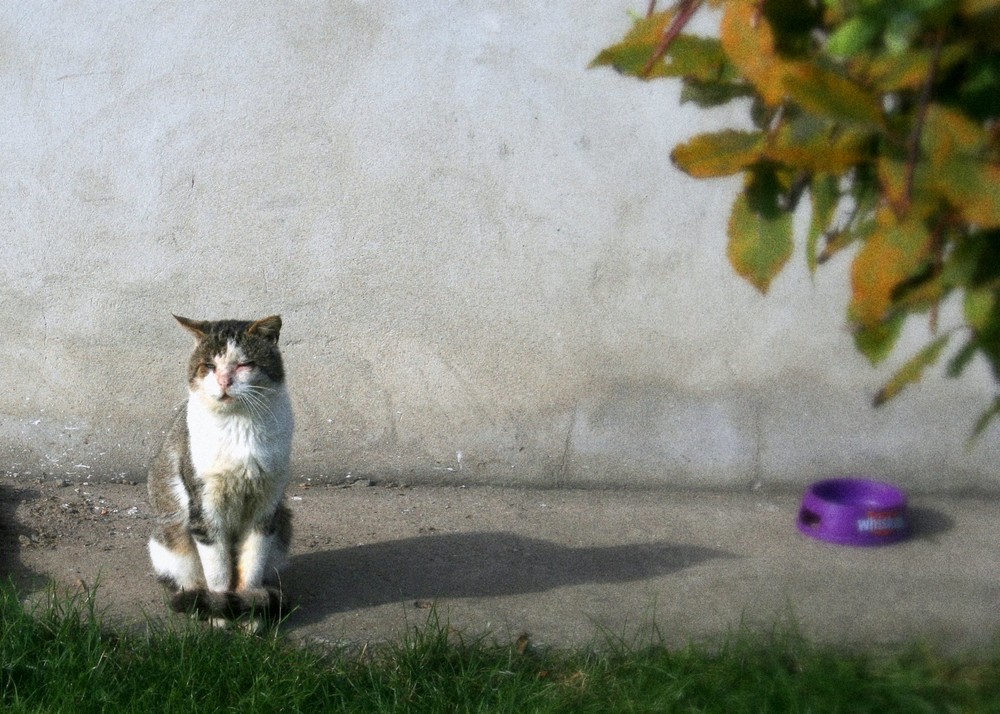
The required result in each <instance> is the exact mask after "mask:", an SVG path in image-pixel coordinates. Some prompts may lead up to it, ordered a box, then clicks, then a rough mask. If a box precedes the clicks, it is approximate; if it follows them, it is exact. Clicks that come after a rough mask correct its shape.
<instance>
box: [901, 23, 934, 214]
mask: <svg viewBox="0 0 1000 714" xmlns="http://www.w3.org/2000/svg"><path fill="white" fill-rule="evenodd" d="M943 44H944V30H941V31H940V32H938V34H937V38H936V39H935V40H934V54H933V56H932V57H931V66H930V69H929V70H928V72H927V78H926V79H925V80H924V86H923V87H922V88H921V89H920V99H919V103H918V104H917V117H916V120H915V121H914V123H913V128H912V129H911V130H910V136H909V139H907V142H906V192H905V193H904V194H903V205H902V206H901V207H900V209H901V210H900V212H901V213H906V211H908V210H909V208H910V203H911V202H912V200H913V186H914V182H915V180H916V175H917V162H918V161H919V160H920V138H921V136H922V135H923V132H924V121H925V120H926V119H927V110H928V108H929V107H930V104H931V90H932V89H933V88H934V83H935V82H936V81H937V74H938V68H939V66H940V64H941V46H942V45H943Z"/></svg>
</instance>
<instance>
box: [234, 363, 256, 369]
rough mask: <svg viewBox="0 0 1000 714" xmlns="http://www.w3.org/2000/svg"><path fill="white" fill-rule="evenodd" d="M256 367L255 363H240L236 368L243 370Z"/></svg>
mask: <svg viewBox="0 0 1000 714" xmlns="http://www.w3.org/2000/svg"><path fill="white" fill-rule="evenodd" d="M256 366H257V363H256V362H240V363H239V364H238V365H236V368H237V369H239V368H240V367H243V368H245V369H253V368H254V367H256Z"/></svg>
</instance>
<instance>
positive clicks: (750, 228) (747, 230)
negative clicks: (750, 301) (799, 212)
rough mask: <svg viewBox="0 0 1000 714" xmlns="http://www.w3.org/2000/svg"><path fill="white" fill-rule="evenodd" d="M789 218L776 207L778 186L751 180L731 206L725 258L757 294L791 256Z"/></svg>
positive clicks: (769, 182)
mask: <svg viewBox="0 0 1000 714" xmlns="http://www.w3.org/2000/svg"><path fill="white" fill-rule="evenodd" d="M792 248H793V244H792V217H791V214H789V213H788V212H786V211H781V210H779V209H778V208H777V185H776V183H774V184H772V182H771V181H754V182H751V184H750V185H749V186H747V188H746V189H745V190H744V191H743V192H742V193H741V194H740V195H739V197H738V198H737V199H736V201H735V202H734V203H733V211H732V214H731V215H730V218H729V245H728V248H727V255H728V256H729V262H730V263H731V264H732V266H733V269H734V270H736V272H737V273H738V274H739V275H740V276H742V277H743V278H744V279H746V280H747V281H749V282H750V283H751V284H752V285H753V286H754V287H755V288H757V289H758V290H759V291H760V292H762V293H766V292H767V290H768V288H769V287H770V285H771V281H772V280H773V279H774V277H775V276H776V275H777V274H778V273H780V272H781V269H782V268H783V267H784V265H785V263H787V262H788V259H789V257H791V255H792Z"/></svg>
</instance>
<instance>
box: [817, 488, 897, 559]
mask: <svg viewBox="0 0 1000 714" xmlns="http://www.w3.org/2000/svg"><path fill="white" fill-rule="evenodd" d="M798 526H799V530H800V531H802V532H803V533H805V534H806V535H807V536H811V537H813V538H819V539H820V540H825V541H827V542H829V543H837V544H839V545H856V546H869V545H888V544H889V543H895V542H897V541H900V540H903V539H904V538H906V537H907V536H908V535H909V524H908V522H907V518H906V494H905V493H903V492H902V491H900V490H899V489H898V488H895V487H894V486H890V485H889V484H887V483H880V482H878V481H868V480H865V479H859V478H834V479H827V480H825V481H817V482H816V483H814V484H812V485H811V486H810V487H809V488H808V489H806V492H805V495H804V496H803V497H802V507H801V508H800V509H799V518H798Z"/></svg>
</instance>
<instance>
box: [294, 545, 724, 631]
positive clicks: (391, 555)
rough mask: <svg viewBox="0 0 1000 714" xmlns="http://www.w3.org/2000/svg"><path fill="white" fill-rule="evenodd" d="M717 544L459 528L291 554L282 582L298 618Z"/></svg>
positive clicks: (616, 576)
mask: <svg viewBox="0 0 1000 714" xmlns="http://www.w3.org/2000/svg"><path fill="white" fill-rule="evenodd" d="M735 557H738V556H735V555H733V554H732V553H728V552H725V551H721V550H716V549H713V548H704V547H700V546H690V545H678V544H673V543H640V544H630V545H615V546H591V547H580V548H573V547H567V546H564V545H560V544H557V543H551V542H548V541H544V540H539V539H536V538H526V537H523V536H519V535H516V534H513V533H504V532H489V533H455V534H440V535H426V536H418V537H414V538H404V539H401V540H394V541H387V542H383V543H372V544H365V545H360V546H356V547H353V548H342V549H338V550H326V551H317V552H311V553H304V554H301V555H297V556H294V557H293V558H292V560H291V563H290V565H289V567H288V569H287V570H286V571H285V572H284V573H283V574H282V586H283V588H284V589H285V591H286V592H288V593H290V594H291V597H292V599H293V602H294V603H295V604H297V605H298V606H299V609H298V611H297V612H296V613H295V614H293V615H292V619H291V622H292V623H294V624H308V623H311V622H314V621H316V620H319V619H322V618H323V617H324V616H325V615H328V614H332V613H335V612H344V611H347V610H353V609H359V608H366V607H373V606H377V605H384V604H388V603H394V602H405V601H407V600H414V601H417V600H435V599H438V598H475V597H499V596H504V595H516V594H523V593H533V592H543V591H546V590H551V589H553V588H558V587H561V586H565V585H579V584H584V583H618V582H630V581H636V580H643V579H647V578H653V577H658V576H663V575H668V574H670V573H673V572H676V571H679V570H682V569H684V568H689V567H693V566H695V565H698V564H700V563H703V562H705V561H707V560H711V559H713V558H735Z"/></svg>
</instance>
